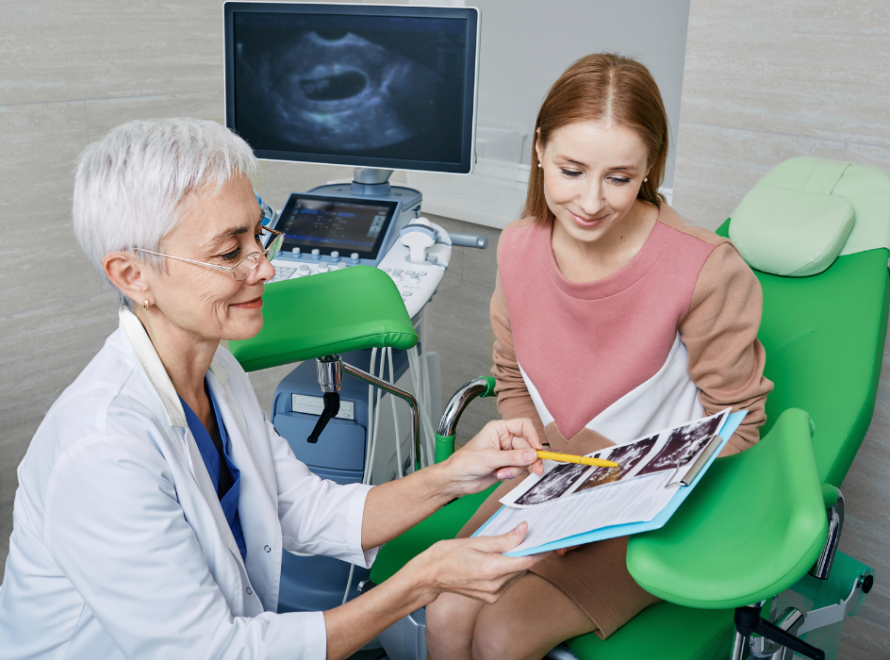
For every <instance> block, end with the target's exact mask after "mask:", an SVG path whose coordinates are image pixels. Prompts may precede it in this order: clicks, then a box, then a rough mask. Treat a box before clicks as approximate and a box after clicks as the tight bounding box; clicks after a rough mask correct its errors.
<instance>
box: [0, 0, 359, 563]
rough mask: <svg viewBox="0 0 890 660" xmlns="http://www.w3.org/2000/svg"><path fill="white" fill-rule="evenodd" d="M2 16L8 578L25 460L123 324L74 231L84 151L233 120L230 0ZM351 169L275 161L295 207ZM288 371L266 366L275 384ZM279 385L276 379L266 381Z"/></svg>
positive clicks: (275, 175)
mask: <svg viewBox="0 0 890 660" xmlns="http://www.w3.org/2000/svg"><path fill="white" fill-rule="evenodd" d="M7 4H8V6H4V8H3V19H2V22H0V43H2V44H3V46H2V49H0V50H2V52H3V56H2V57H0V579H2V570H3V568H2V567H3V565H4V564H5V560H6V554H7V549H8V541H9V534H10V531H11V529H12V501H13V495H14V492H15V489H16V486H17V479H16V467H17V466H18V464H19V462H20V461H21V459H22V457H23V456H24V453H25V450H26V449H27V447H28V443H29V441H30V439H31V436H32V435H33V434H34V431H35V430H36V429H37V426H38V425H39V423H40V420H41V419H42V418H43V415H44V414H45V413H46V411H47V410H48V409H49V406H50V405H51V404H52V402H53V401H54V400H55V399H56V397H58V395H59V394H60V393H61V391H62V390H63V389H64V388H65V387H66V386H67V385H68V384H70V383H71V381H72V380H74V378H75V376H76V375H77V374H78V373H79V372H80V371H81V370H82V369H83V367H84V366H85V365H86V364H87V362H88V361H89V360H90V358H91V357H92V356H93V355H95V353H96V352H97V351H98V350H99V348H100V347H101V345H102V343H103V342H104V340H105V337H107V336H108V334H110V333H111V332H112V331H113V330H114V328H115V327H117V295H116V294H115V293H114V292H113V291H111V289H110V287H109V286H108V285H107V284H106V283H105V282H104V280H103V279H102V277H100V275H99V274H98V273H97V272H96V271H95V270H94V269H93V267H92V265H91V264H90V263H89V262H88V261H87V259H86V257H84V256H83V254H82V253H81V251H80V247H79V246H78V245H77V242H76V240H75V239H74V234H73V232H72V229H71V194H72V189H73V183H74V176H73V172H74V166H75V161H76V159H77V156H78V154H79V153H80V152H81V151H82V150H83V148H84V147H86V146H87V144H89V143H90V142H91V141H95V140H98V139H101V138H102V137H103V136H104V135H105V134H106V133H107V132H108V131H109V130H110V129H111V128H112V127H114V126H116V125H118V124H120V123H123V122H125V121H128V120H131V119H146V118H152V117H175V116H191V117H198V118H203V119H211V120H214V121H219V122H222V120H223V114H224V112H223V93H222V86H223V68H222V52H223V50H222V0H189V2H185V3H175V4H174V5H169V4H165V3H156V2H145V1H143V0H87V1H84V0H28V2H16V3H7ZM348 173H349V171H348V170H347V169H346V168H338V167H317V166H301V165H295V164H285V163H272V164H267V165H266V166H265V167H264V168H263V170H262V172H260V174H259V175H258V176H257V177H256V179H255V184H256V187H257V189H258V190H259V191H260V193H261V194H262V195H263V196H264V197H265V198H267V199H268V200H269V201H271V202H272V203H274V204H276V205H279V206H280V205H281V204H282V203H283V202H284V200H285V199H286V196H287V193H288V192H289V191H291V190H305V189H307V188H311V187H313V186H316V185H318V184H321V183H325V182H326V181H328V180H330V179H334V178H338V177H342V176H345V175H347V174H348ZM275 376H276V374H258V375H257V376H256V380H257V381H258V382H259V383H260V384H261V385H264V387H263V388H261V389H264V391H266V390H269V391H272V390H274V383H277V380H276V378H275ZM267 381H268V383H269V384H268V385H266V383H267Z"/></svg>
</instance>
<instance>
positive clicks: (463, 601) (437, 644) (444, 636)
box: [426, 594, 482, 658]
mask: <svg viewBox="0 0 890 660" xmlns="http://www.w3.org/2000/svg"><path fill="white" fill-rule="evenodd" d="M481 607H482V603H480V602H477V601H474V600H472V599H470V598H465V597H464V596H458V595H456V594H441V595H440V596H439V597H438V598H437V599H436V600H434V601H433V602H432V603H430V604H429V605H427V607H426V643H427V647H428V648H429V650H430V655H432V657H433V658H447V657H455V656H456V655H457V656H458V657H459V656H468V655H469V651H470V640H471V638H472V635H473V628H474V627H475V625H476V617H477V616H478V614H479V610H480V609H481ZM458 651H460V653H457V652H458Z"/></svg>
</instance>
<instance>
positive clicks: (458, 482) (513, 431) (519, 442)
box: [436, 419, 544, 497]
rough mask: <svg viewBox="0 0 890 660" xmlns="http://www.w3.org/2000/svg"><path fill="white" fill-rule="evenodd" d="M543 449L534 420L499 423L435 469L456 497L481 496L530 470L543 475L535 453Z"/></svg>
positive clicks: (482, 432) (539, 461) (502, 421)
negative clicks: (505, 480) (485, 491)
mask: <svg viewBox="0 0 890 660" xmlns="http://www.w3.org/2000/svg"><path fill="white" fill-rule="evenodd" d="M542 448H543V447H542V446H541V441H540V440H539V439H538V434H537V432H535V427H534V426H533V425H532V422H531V420H529V419H506V420H496V421H492V422H489V423H488V424H486V425H485V427H484V428H483V429H482V430H481V431H480V432H479V434H478V435H477V436H476V437H475V438H473V439H472V440H470V441H469V442H468V443H467V444H465V445H464V446H463V447H461V448H460V449H459V450H458V451H456V452H454V454H452V455H451V456H450V457H449V458H448V460H446V461H444V462H442V463H440V464H439V465H437V466H436V467H437V468H440V469H441V470H442V472H443V476H444V478H445V479H446V480H447V481H448V482H450V485H451V487H452V489H453V490H454V493H453V494H454V496H455V497H459V496H461V495H469V494H471V493H478V492H480V491H483V490H485V489H486V488H488V487H489V486H491V485H492V484H494V483H496V482H498V481H503V480H504V479H513V478H515V477H518V476H520V475H524V474H527V472H528V471H529V470H531V471H533V472H534V473H535V474H543V472H544V465H543V462H542V461H541V459H540V458H538V455H537V453H536V450H538V449H542Z"/></svg>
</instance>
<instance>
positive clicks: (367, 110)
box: [224, 2, 479, 173]
mask: <svg viewBox="0 0 890 660" xmlns="http://www.w3.org/2000/svg"><path fill="white" fill-rule="evenodd" d="M224 20H225V67H226V75H225V94H226V125H227V126H228V127H229V128H230V129H232V130H233V131H235V132H236V133H238V134H239V135H240V136H241V137H243V138H244V139H245V140H246V141H247V142H248V144H250V145H251V147H253V149H254V152H255V153H256V155H257V156H258V157H259V158H266V159H275V160H291V161H302V162H311V163H331V164H337V165H352V166H355V167H361V168H380V169H409V170H426V171H434V172H453V173H469V172H470V171H471V170H472V166H473V160H474V156H473V143H474V126H475V121H474V120H475V109H476V85H477V72H478V34H479V15H478V10H476V9H474V8H467V7H413V6H396V5H385V6H374V5H326V4H302V3H293V4H291V3H263V2H258V3H255V2H226V3H225V5H224Z"/></svg>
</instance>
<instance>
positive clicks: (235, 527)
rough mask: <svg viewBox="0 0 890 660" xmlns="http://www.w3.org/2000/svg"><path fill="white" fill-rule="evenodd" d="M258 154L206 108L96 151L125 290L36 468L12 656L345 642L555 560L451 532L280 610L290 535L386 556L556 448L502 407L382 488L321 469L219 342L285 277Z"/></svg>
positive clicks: (288, 649)
mask: <svg viewBox="0 0 890 660" xmlns="http://www.w3.org/2000/svg"><path fill="white" fill-rule="evenodd" d="M254 167H255V160H254V157H253V154H252V152H251V149H250V147H249V146H248V145H247V144H246V143H245V142H244V141H243V140H241V139H240V138H238V137H237V136H235V135H233V134H232V133H230V132H229V131H228V130H226V129H224V128H223V127H221V126H219V125H217V124H214V123H212V122H203V121H196V120H188V119H178V120H166V121H142V122H132V123H129V124H125V125H123V126H120V127H118V128H116V129H115V130H113V131H112V132H111V133H110V134H109V135H108V136H107V137H105V138H104V139H103V140H102V141H100V142H98V143H95V144H93V145H90V147H88V148H87V150H86V151H85V152H84V154H83V156H82V157H81V160H80V164H79V167H78V170H77V176H76V183H75V193H74V225H75V231H76V234H77V237H78V239H79V241H80V243H81V245H82V246H83V248H84V250H85V251H86V253H87V255H88V256H89V257H90V259H91V260H92V261H93V263H95V264H96V265H97V266H98V267H100V268H101V270H102V271H103V273H104V274H105V276H106V277H107V278H108V280H109V281H110V282H111V283H112V284H113V285H114V286H115V287H116V288H117V289H118V291H119V292H120V293H121V297H122V300H123V301H124V303H125V305H124V306H123V307H122V309H121V312H120V328H119V329H118V330H117V331H116V332H114V333H113V334H112V335H111V336H110V337H109V338H108V340H107V341H106V342H105V345H104V347H103V348H102V350H101V351H99V353H98V354H97V355H96V357H95V358H94V359H93V360H92V362H90V364H89V365H88V366H87V367H86V369H84V371H83V372H82V373H81V374H80V376H79V377H78V378H77V380H75V381H74V383H73V384H72V385H71V386H70V387H68V389H66V390H65V392H64V393H63V394H62V395H61V396H60V397H59V399H58V400H57V401H56V402H55V404H54V405H53V406H52V408H51V409H50V411H49V413H48V414H47V415H46V418H45V419H44V421H43V423H42V424H41V425H40V428H39V429H38V430H37V433H36V434H35V436H34V438H33V440H32V442H31V445H30V447H29V449H28V452H27V454H26V456H25V458H24V460H23V461H22V463H21V465H20V466H19V468H18V477H19V487H18V490H17V491H16V495H15V505H14V512H13V517H14V523H13V525H14V526H13V532H12V536H11V538H10V545H9V557H8V560H7V564H6V573H5V579H4V582H3V585H2V587H0V658H89V659H90V660H94V659H96V658H149V657H150V658H236V657H237V658H324V657H328V658H343V657H346V656H348V655H350V654H351V653H354V652H355V651H356V650H357V649H359V648H361V647H362V646H363V645H364V644H365V643H367V642H368V641H369V640H370V639H373V638H374V637H375V636H376V635H377V634H379V633H380V631H382V630H383V629H384V628H386V627H387V626H389V625H390V624H392V623H394V622H395V621H397V620H398V619H399V618H401V617H402V616H404V615H405V614H407V613H409V612H411V611H413V610H415V609H417V608H419V607H422V606H424V605H426V604H428V603H430V602H432V601H433V600H434V599H435V598H436V597H437V596H438V594H440V593H442V592H444V591H448V592H453V593H458V594H463V595H466V596H471V597H474V598H477V599H482V600H484V601H486V602H494V601H495V600H496V599H497V598H498V597H499V595H500V594H502V593H503V592H504V591H505V590H506V589H507V588H508V587H509V585H510V584H512V582H513V581H515V580H516V579H517V578H518V577H519V576H521V575H522V574H523V573H524V571H525V570H526V569H528V568H529V567H530V566H531V565H532V564H533V563H534V562H535V559H533V558H508V557H504V556H503V555H502V554H501V553H503V552H505V551H507V550H509V549H510V548H512V547H515V545H517V544H518V543H519V542H520V541H521V538H522V536H523V535H524V532H525V530H524V529H517V530H516V531H515V532H513V533H511V534H507V535H505V536H503V537H497V538H488V539H462V540H454V541H448V542H445V543H442V544H438V545H436V546H433V547H432V548H431V549H430V550H428V551H427V552H424V553H422V554H420V555H419V556H418V557H417V558H416V559H414V560H413V561H412V562H411V563H409V564H408V565H407V566H406V567H405V568H404V569H403V570H402V571H401V572H399V573H398V574H397V575H396V576H394V577H393V578H392V579H390V580H388V581H387V582H385V583H384V584H382V585H380V586H379V587H377V588H375V589H373V590H371V591H369V592H368V593H366V594H363V595H362V596H360V597H358V598H356V599H355V600H353V601H350V602H349V603H346V604H345V605H343V606H341V607H338V608H336V609H333V610H330V611H327V612H314V613H288V614H276V609H277V604H278V584H279V577H280V576H279V573H280V566H281V553H282V551H283V550H293V551H300V552H309V553H314V554H324V555H329V556H333V557H338V558H340V559H343V560H346V561H350V562H352V563H355V564H357V565H360V566H368V565H370V563H371V562H372V561H373V558H374V555H375V548H376V547H377V546H379V545H381V544H382V543H385V542H386V541H388V540H390V539H392V538H393V537H395V536H397V535H398V534H400V533H402V532H404V531H405V530H406V529H408V528H409V527H410V526H412V525H414V524H416V523H417V522H419V521H420V520H422V519H423V518H425V517H426V516H428V515H430V514H431V513H433V512H434V511H435V510H436V509H438V508H439V507H441V506H443V505H444V504H446V503H447V502H449V501H450V500H452V499H453V498H455V497H458V496H460V495H463V494H467V493H472V492H478V491H481V490H482V489H484V488H486V487H488V486H489V485H491V484H493V483H494V482H495V481H496V480H498V479H504V478H512V477H515V476H518V475H519V474H520V473H522V472H525V470H526V469H527V468H528V466H532V469H534V470H539V469H540V464H539V462H538V461H537V458H536V456H535V453H534V451H532V449H533V448H537V447H540V443H539V442H538V439H537V437H536V436H535V432H534V430H533V428H532V427H531V425H530V423H529V422H528V421H527V420H526V421H512V422H495V423H491V424H489V425H488V426H486V427H485V429H484V430H483V431H482V432H481V433H480V434H479V435H478V436H477V437H476V438H474V439H473V440H472V441H470V443H468V445H467V446H466V447H465V448H464V449H463V450H461V451H459V452H457V453H456V454H454V456H453V457H452V458H451V459H449V460H448V461H446V462H445V463H442V464H440V465H437V466H434V467H431V468H427V469H425V470H421V471H419V472H417V473H415V474H412V475H410V476H408V477H405V478H404V479H400V480H398V481H394V482H392V483H388V484H385V485H382V486H377V487H374V488H370V487H367V486H362V485H350V486H339V485H335V484H333V483H331V482H329V481H323V480H321V479H320V478H318V477H316V476H315V475H313V474H312V473H311V472H309V470H308V469H307V468H306V467H305V466H304V465H303V464H302V463H300V462H299V461H298V460H297V459H296V458H295V457H294V455H293V453H292V452H291V450H290V448H289V447H288V445H287V443H286V442H285V441H284V440H283V439H282V438H281V437H279V436H278V434H277V433H276V432H275V429H274V428H273V427H272V425H271V424H270V423H269V422H268V421H267V420H266V419H265V416H264V414H263V412H262V410H261V409H260V406H259V404H258V403H257V399H256V397H255V395H254V392H253V390H252V388H251V385H250V382H249V381H248V379H247V376H246V374H245V373H244V371H243V370H242V369H241V368H240V366H239V365H238V363H237V362H236V361H235V359H234V358H233V357H232V356H231V354H230V353H229V352H228V351H226V350H225V349H224V348H222V347H220V340H222V339H244V338H248V337H252V336H253V335H255V334H256V333H257V332H258V331H259V330H260V328H261V327H262V324H263V315H262V306H263V297H262V296H263V286H264V283H265V282H267V281H268V280H269V279H270V278H272V277H273V276H274V269H273V268H272V266H271V264H270V263H269V260H268V258H267V257H269V255H270V253H271V251H273V250H275V249H276V247H277V246H276V245H275V241H273V243H272V245H270V247H269V249H267V250H264V249H263V246H262V244H261V242H260V240H261V238H262V233H263V231H264V230H263V229H262V226H261V224H260V220H261V212H260V209H259V207H258V205H257V202H256V199H255V197H254V195H253V191H252V187H251V184H250V181H249V180H248V178H247V174H248V173H250V172H251V171H252V170H253V168H254ZM307 322H311V320H308V319H307Z"/></svg>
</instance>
